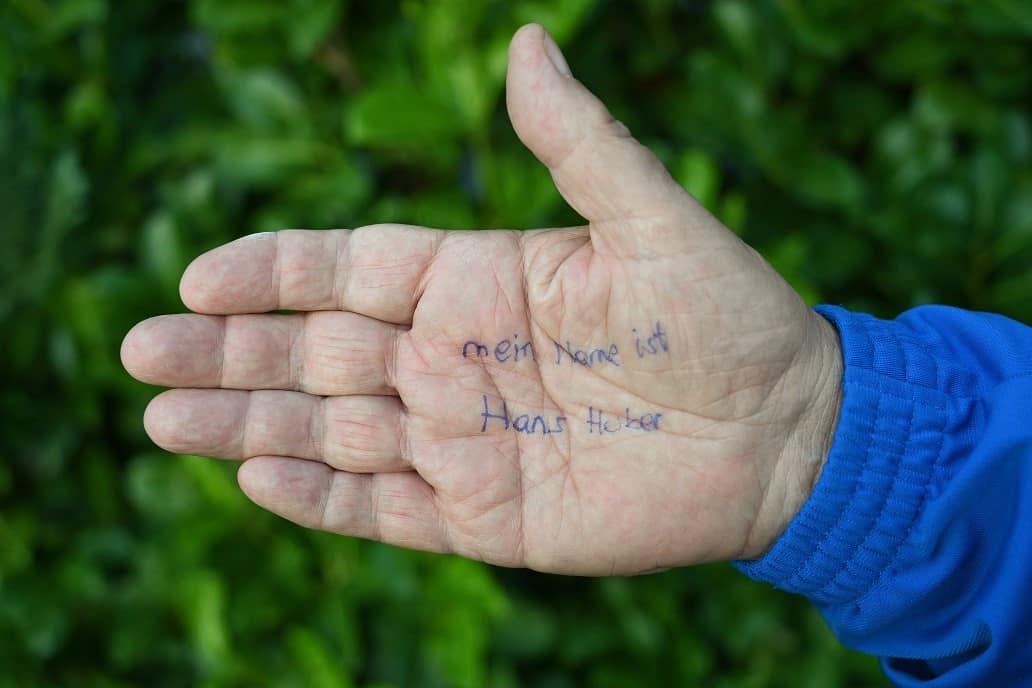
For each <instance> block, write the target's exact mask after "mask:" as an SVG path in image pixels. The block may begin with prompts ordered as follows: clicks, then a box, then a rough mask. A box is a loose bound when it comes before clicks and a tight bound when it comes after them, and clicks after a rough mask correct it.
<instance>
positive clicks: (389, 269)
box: [122, 25, 841, 575]
mask: <svg viewBox="0 0 1032 688" xmlns="http://www.w3.org/2000/svg"><path fill="white" fill-rule="evenodd" d="M507 94H508V107H509V113H510V117H511V119H512V122H513V125H514V127H515V129H516V131H517V133H518V134H519V136H520V138H521V139H522V140H523V142H524V143H525V144H526V145H527V146H528V148H530V150H531V151H532V152H533V153H534V154H535V155H536V156H537V157H538V158H539V159H540V160H541V161H542V162H543V163H544V164H545V165H547V166H548V168H549V169H550V171H551V173H552V176H553V179H554V180H555V183H556V185H557V187H558V189H559V191H560V192H561V193H562V195H563V197H564V198H565V199H566V200H567V202H569V203H570V204H571V206H572V207H573V208H574V209H576V210H577V211H578V212H579V213H580V214H581V215H582V216H583V217H585V218H586V219H587V220H589V224H588V225H587V226H584V227H576V228H568V229H541V230H534V231H527V232H516V231H505V230H494V231H476V232H458V231H441V230H434V229H427V228H422V227H408V226H397V225H380V226H371V227H362V228H359V229H355V230H335V231H320V232H314V231H300V230H297V231H283V232H278V233H275V234H264V235H255V236H252V237H246V238H244V239H240V240H238V241H235V242H232V243H230V244H228V245H226V246H222V247H220V248H217V249H215V250H214V251H211V252H209V253H207V254H205V255H202V256H200V257H199V258H197V259H196V260H195V261H194V262H193V264H192V265H191V266H190V267H189V268H188V269H187V271H186V273H185V274H184V276H183V280H182V285H181V293H182V297H183V300H184V302H185V303H186V305H187V306H188V307H189V308H190V309H191V310H192V311H195V314H185V315H170V316H161V317H157V318H152V319H150V320H147V321H144V322H142V323H140V324H139V325H137V326H136V327H135V328H134V329H133V330H132V331H131V332H130V333H129V334H128V335H127V337H126V340H125V342H124V344H123V350H122V357H123V361H124V363H125V366H126V368H127V369H128V370H129V372H130V373H132V374H133V375H134V376H136V377H137V378H139V379H141V380H144V381H146V382H150V383H153V384H158V385H164V386H169V387H173V388H174V389H171V390H169V391H166V392H164V393H162V394H160V395H159V396H157V397H156V398H155V399H154V401H153V402H152V403H151V404H150V406H149V407H148V409H147V412H146V417H145V424H146V428H147V431H148V433H149V434H150V436H151V437H152V438H153V439H154V441H155V442H156V443H157V444H159V445H160V446H162V447H164V448H166V449H168V450H169V451H173V452H180V453H193V454H204V455H210V456H217V457H224V458H234V459H245V462H244V463H243V464H242V466H241V467H240V470H239V482H240V485H241V487H242V489H243V490H244V491H245V492H246V493H247V495H248V496H249V497H250V498H251V499H252V500H254V501H255V502H256V503H257V504H259V505H261V506H263V507H265V508H267V509H269V510H271V511H273V512H276V513H278V514H281V515H282V516H284V517H286V518H288V519H291V520H293V521H295V522H297V523H300V524H302V525H304V526H309V527H314V528H322V529H325V530H328V531H332V532H336V533H341V534H346V535H354V536H359V537H364V538H372V539H376V540H381V541H384V542H388V543H394V544H397V545H401V546H405V547H411V548H417V549H425V550H432V551H438V552H454V553H457V554H460V555H463V556H467V557H472V558H476V559H482V560H484V561H487V562H491V563H495V564H500V565H505V566H526V567H531V568H534V569H538V570H542V571H552V572H559V573H571V574H595V575H597V574H616V573H640V572H647V571H653V570H658V569H663V568H669V567H673V566H682V565H688V564H693V563H698V562H703V561H710V560H717V559H730V558H751V557H756V556H759V555H761V554H762V553H763V552H764V551H765V550H766V549H767V548H768V547H769V546H770V545H771V544H772V543H773V541H774V540H775V539H776V538H777V537H778V535H779V534H780V533H781V532H782V531H783V530H784V528H785V526H786V524H787V522H788V521H789V520H790V519H791V518H792V516H793V515H794V514H795V513H796V512H797V511H798V509H799V508H800V506H801V505H802V503H803V501H804V500H805V499H806V497H807V495H808V493H809V491H810V489H811V488H812V485H813V483H814V481H815V480H816V478H817V476H818V474H819V471H820V468H821V465H822V462H823V460H824V457H825V455H826V453H827V450H828V444H829V442H830V438H831V436H832V433H833V429H834V423H835V418H836V414H837V409H838V405H839V382H840V378H841V361H840V354H839V351H838V343H837V338H836V335H835V333H834V331H833V330H832V328H831V327H830V326H829V325H828V323H827V322H826V321H824V320H823V318H821V317H820V316H818V315H816V314H815V313H814V312H812V311H811V310H810V309H809V308H807V307H806V305H805V304H804V303H803V302H802V301H801V300H800V298H799V297H798V296H797V295H796V294H795V292H794V291H793V290H792V289H791V288H790V287H789V286H788V285H787V284H786V283H785V282H784V281H783V280H782V279H781V278H780V277H779V276H778V275H777V274H776V273H775V272H774V271H773V269H771V268H770V266H769V265H767V263H765V262H764V261H763V260H762V258H760V257H759V256H758V255H757V254H756V253H755V252H754V251H753V250H752V249H750V248H749V247H748V246H746V245H745V244H743V243H742V242H741V241H740V240H738V238H737V237H735V236H734V235H733V234H731V233H730V232H729V231H727V230H726V229H725V228H724V227H722V226H721V225H720V224H719V223H718V222H717V221H716V220H715V219H714V218H713V217H711V216H710V215H709V214H708V213H707V212H706V211H705V210H704V209H702V208H701V207H700V206H699V205H698V204H697V203H696V202H695V201H694V199H692V198H691V196H689V195H688V194H687V193H686V192H685V191H684V190H683V189H681V188H680V187H679V186H678V185H677V184H676V183H675V182H674V181H673V180H672V179H671V178H670V176H669V175H668V173H667V172H666V170H665V169H664V168H663V167H662V165H661V164H660V163H659V161H658V160H657V159H656V158H655V157H654V156H653V155H652V154H651V153H650V152H649V151H648V150H647V149H645V148H644V147H643V146H641V145H640V144H639V143H638V142H636V141H635V140H634V139H633V138H632V137H631V136H630V134H629V133H628V132H627V130H626V129H625V128H624V127H623V126H622V125H621V124H619V123H618V122H616V121H615V120H613V119H612V117H611V116H610V115H609V114H608V112H607V111H606V109H605V108H604V107H603V105H602V104H601V103H600V102H599V101H598V100H597V99H596V98H595V97H594V96H593V95H591V94H590V93H589V92H588V91H587V90H586V89H585V88H584V86H583V85H581V84H580V82H578V81H577V80H576V79H574V78H573V77H572V76H570V75H569V74H568V68H567V67H566V65H565V62H564V61H563V60H562V57H561V56H560V55H559V53H558V49H557V48H555V46H554V43H552V41H551V38H550V37H549V36H548V35H547V34H546V33H545V32H544V30H543V29H542V28H541V27H539V26H537V25H529V26H526V27H524V28H523V29H521V30H520V31H519V32H518V33H517V34H516V36H515V37H514V39H513V42H512V46H511V48H510V63H509V74H508V83H507ZM279 309H287V310H293V311H298V312H297V313H295V314H271V313H269V311H273V310H279ZM657 324H658V328H659V331H657V329H656V328H657ZM650 335H651V336H652V338H651V340H650ZM505 339H508V340H510V345H509V348H506V345H504V344H503V345H501V347H500V348H499V349H497V350H496V348H495V347H496V345H497V344H498V343H499V342H500V341H501V340H505ZM513 341H516V342H517V343H522V342H527V341H532V348H533V354H534V355H533V357H531V356H530V351H531V349H530V348H528V347H522V348H517V347H513V346H512V342H513ZM471 342H473V343H471ZM476 343H482V344H483V345H484V348H479V347H478V346H477V345H476ZM556 343H559V344H560V345H561V346H563V347H567V348H568V349H569V350H570V352H571V353H575V350H576V349H582V350H584V351H585V352H586V353H585V354H583V355H582V356H589V357H590V358H589V359H588V360H587V362H588V363H589V364H590V365H583V364H582V363H579V362H577V361H574V360H572V359H571V356H570V354H568V353H567V352H566V349H557V347H556ZM613 346H615V353H613V350H612V349H611V348H610V347H613ZM595 349H600V350H601V351H602V352H605V355H602V354H600V353H598V352H595V353H594V354H592V353H591V352H592V351H593V350H595ZM653 352H654V353H653ZM496 353H497V355H496ZM517 353H520V354H521V355H520V356H518V357H517ZM557 356H558V358H559V361H558V362H557ZM517 358H518V360H517ZM584 360H585V359H584V358H582V361H584ZM503 402H504V407H503ZM503 408H504V409H505V410H506V411H507V414H506V417H505V418H504V419H503V418H501V417H495V416H502V415H503ZM599 411H601V412H602V413H603V414H604V418H605V421H606V422H607V423H608V424H609V425H608V429H609V430H610V431H609V432H606V431H603V432H601V434H600V432H598V430H600V429H601V426H599V425H598V424H597V423H596V424H595V425H591V424H589V423H588V420H589V419H596V420H597V418H598V415H597V414H598V412H599ZM485 413H487V414H493V415H487V416H485ZM522 414H527V416H528V417H527V418H524V419H522V420H520V419H518V417H519V416H520V415H522ZM535 416H541V421H539V422H537V423H534V421H533V419H534V417H535ZM559 417H562V419H560V418H559ZM628 419H630V421H629V420H628ZM507 425H508V428H507V427H506V426H507ZM517 427H519V428H520V429H522V430H532V431H533V432H519V431H517V429H516V428H517ZM560 429H561V430H562V432H559V431H558V430H560ZM545 430H548V431H549V432H547V433H546V432H545Z"/></svg>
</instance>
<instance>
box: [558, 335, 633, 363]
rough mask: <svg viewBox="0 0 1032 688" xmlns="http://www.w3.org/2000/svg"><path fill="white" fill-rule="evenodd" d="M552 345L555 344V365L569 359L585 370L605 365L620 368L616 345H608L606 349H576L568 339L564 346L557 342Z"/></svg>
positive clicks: (618, 351) (618, 352)
mask: <svg viewBox="0 0 1032 688" xmlns="http://www.w3.org/2000/svg"><path fill="white" fill-rule="evenodd" d="M553 343H554V344H555V362H556V364H557V365H558V364H559V363H562V362H563V358H569V359H570V360H571V361H572V362H574V363H579V364H580V365H582V366H584V367H586V368H591V367H592V366H597V365H605V364H609V365H614V366H616V367H617V368H619V367H620V360H619V359H620V350H619V349H617V348H616V344H610V345H609V348H608V349H578V348H577V347H575V346H573V345H572V344H570V340H569V339H567V340H566V346H563V345H562V344H560V343H559V342H553Z"/></svg>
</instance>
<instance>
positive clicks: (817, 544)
mask: <svg viewBox="0 0 1032 688" xmlns="http://www.w3.org/2000/svg"><path fill="white" fill-rule="evenodd" d="M816 310H817V311H818V312H819V313H820V314H821V315H823V316H824V317H825V318H827V319H828V320H829V321H830V322H831V323H832V324H833V325H834V326H835V327H836V328H837V329H838V332H839V338H840V341H841V343H842V356H843V362H844V364H845V365H844V374H843V383H842V384H843V386H842V390H843V396H842V407H841V409H840V411H839V419H838V425H837V427H836V430H835V437H834V440H833V442H832V447H831V451H830V453H829V455H828V460H827V462H826V463H825V466H824V470H823V472H822V474H821V476H820V479H819V480H818V481H817V484H816V486H815V487H814V490H813V493H812V494H811V495H810V498H809V499H808V500H807V501H806V503H805V504H804V505H803V507H802V509H801V510H800V511H799V513H798V514H797V515H796V517H795V518H794V519H793V520H792V521H791V522H790V523H789V525H788V528H787V529H786V531H785V533H784V534H783V535H782V536H781V537H780V538H779V539H778V540H777V542H775V543H774V545H773V547H772V548H771V549H770V550H769V551H768V552H767V553H766V554H765V555H764V556H763V557H761V558H760V559H756V560H753V561H738V562H735V563H734V566H735V567H736V568H737V569H738V570H739V571H741V572H742V573H744V574H746V575H747V576H749V577H751V578H755V579H756V580H760V581H766V582H768V583H771V584H773V585H774V586H775V587H778V588H781V589H782V590H787V591H789V592H794V593H798V594H801V595H805V596H806V597H808V598H810V599H811V600H813V601H814V602H817V603H843V602H848V601H850V600H855V599H857V598H859V597H861V596H863V595H864V594H866V593H867V592H868V591H869V590H870V589H871V588H872V586H874V585H876V584H877V583H878V581H879V579H880V577H881V576H883V575H885V574H886V573H891V571H892V570H893V569H894V567H895V565H896V563H897V561H898V560H899V556H900V553H901V552H902V551H903V550H904V548H905V547H906V543H907V541H908V538H909V535H910V532H911V529H912V528H913V525H914V523H915V521H916V519H917V518H918V516H919V515H920V513H921V510H922V507H923V505H924V503H925V500H926V497H927V495H928V489H929V486H930V485H931V484H932V482H933V478H934V477H935V474H936V471H937V467H938V465H939V461H938V459H939V456H940V454H941V452H942V441H943V430H944V428H945V424H946V418H947V397H946V395H945V394H943V393H942V392H941V391H939V390H940V389H942V388H943V387H942V385H943V383H944V381H943V380H942V379H940V371H939V369H938V366H937V364H936V360H935V358H934V357H933V356H932V355H931V354H930V353H929V352H928V351H927V350H926V349H925V348H924V347H923V346H922V345H921V343H920V342H919V341H917V340H916V338H914V337H913V336H912V335H911V334H910V332H909V331H908V329H907V328H906V327H905V326H904V325H902V324H900V323H897V322H893V321H885V320H879V319H877V318H873V317H871V316H869V315H864V314H861V313H851V312H849V311H847V310H845V309H842V308H838V307H835V306H818V307H817V309H816Z"/></svg>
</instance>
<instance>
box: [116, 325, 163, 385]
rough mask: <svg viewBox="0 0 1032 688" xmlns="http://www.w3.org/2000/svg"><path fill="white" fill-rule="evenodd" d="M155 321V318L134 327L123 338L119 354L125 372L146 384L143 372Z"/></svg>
mask: <svg viewBox="0 0 1032 688" xmlns="http://www.w3.org/2000/svg"><path fill="white" fill-rule="evenodd" d="M153 320H154V318H148V319H147V320H143V321H141V322H138V323H136V324H135V325H133V326H132V328H131V329H130V330H129V331H128V332H126V334H125V337H123V338H122V346H121V347H120V348H119V352H118V356H119V358H120V359H121V361H122V367H123V368H125V371H126V372H127V373H129V374H130V375H131V376H133V377H134V378H136V379H137V380H139V381H141V382H146V380H145V379H144V374H143V371H144V370H145V369H146V362H147V357H146V352H147V351H148V349H149V348H150V347H149V346H148V341H149V339H150V331H151V329H152V327H151V326H152V321H153Z"/></svg>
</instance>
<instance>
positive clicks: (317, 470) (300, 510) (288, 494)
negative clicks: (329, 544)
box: [237, 456, 332, 527]
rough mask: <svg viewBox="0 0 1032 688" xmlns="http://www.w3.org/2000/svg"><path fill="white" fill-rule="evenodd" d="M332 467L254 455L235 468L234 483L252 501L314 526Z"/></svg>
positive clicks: (274, 511)
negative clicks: (235, 482)
mask: <svg viewBox="0 0 1032 688" xmlns="http://www.w3.org/2000/svg"><path fill="white" fill-rule="evenodd" d="M331 473H332V469H330V468H329V467H328V466H326V465H325V464H323V463H318V462H315V461H306V460H304V459H293V458H287V457H283V456H256V457H254V458H252V459H248V460H246V461H244V463H242V464H241V465H240V468H238V469H237V484H238V485H239V486H240V490H241V491H242V492H243V493H244V494H245V495H247V498H248V499H250V500H251V501H252V502H254V503H255V504H257V505H258V506H260V507H262V508H263V509H268V510H269V511H271V512H273V513H275V514H278V515H279V516H282V517H283V518H286V519H287V520H290V521H293V522H294V523H297V524H299V525H303V526H306V527H317V526H319V525H320V524H319V523H318V522H317V521H318V518H319V517H320V516H321V513H322V510H321V509H319V508H315V509H314V510H313V506H315V507H318V505H319V504H320V503H322V502H324V501H325V499H326V491H327V489H328V487H327V486H328V481H329V478H330V475H331Z"/></svg>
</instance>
